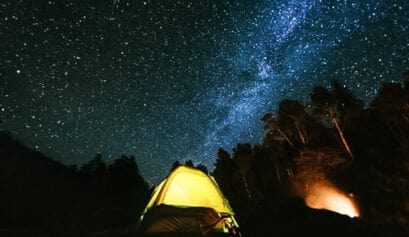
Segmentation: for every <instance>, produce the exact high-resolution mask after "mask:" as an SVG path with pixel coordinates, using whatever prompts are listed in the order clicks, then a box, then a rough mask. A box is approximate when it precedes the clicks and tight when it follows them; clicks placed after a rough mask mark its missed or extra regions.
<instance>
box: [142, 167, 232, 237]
mask: <svg viewBox="0 0 409 237" xmlns="http://www.w3.org/2000/svg"><path fill="white" fill-rule="evenodd" d="M237 229H238V224H237V222H236V220H235V218H234V212H233V209H232V208H231V207H230V205H229V203H228V201H227V199H226V198H225V197H224V196H223V194H222V192H221V191H220V189H219V187H218V186H217V184H216V181H215V180H214V179H213V177H211V176H210V175H207V174H205V173H203V172H202V171H200V170H198V169H194V168H190V167H186V166H179V167H178V168H176V169H175V170H173V171H172V172H171V173H170V174H169V176H168V177H167V179H165V180H164V181H162V182H161V183H160V184H159V185H158V186H157V187H156V188H155V190H154V192H153V195H152V198H151V200H150V201H149V203H148V205H147V206H146V208H145V210H144V212H143V214H142V216H141V220H140V223H139V226H138V232H139V233H140V234H145V235H163V234H166V235H170V234H174V235H175V236H180V234H182V233H185V234H191V235H192V236H203V235H206V236H212V235H217V236H220V235H226V236H229V235H230V236H234V235H238V234H239V233H238V230H237Z"/></svg>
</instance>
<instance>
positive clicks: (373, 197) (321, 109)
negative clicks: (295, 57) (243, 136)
mask: <svg viewBox="0 0 409 237" xmlns="http://www.w3.org/2000/svg"><path fill="white" fill-rule="evenodd" d="M404 75H405V77H404V79H405V80H404V83H403V85H402V84H399V83H386V84H383V85H382V86H381V87H380V88H379V91H378V94H377V96H376V97H375V98H374V99H373V101H372V102H371V103H370V104H369V105H368V106H364V103H363V101H361V100H360V99H358V98H357V97H355V96H354V95H353V93H352V92H351V91H350V90H349V89H348V88H347V87H345V86H344V85H342V84H340V82H338V81H336V80H334V81H333V82H332V85H331V87H330V88H326V87H324V86H317V87H315V88H313V90H312V91H311V94H310V102H309V103H307V104H302V103H300V102H298V101H295V100H290V99H285V100H282V101H281V103H280V104H279V106H278V110H277V111H276V113H275V114H272V113H268V114H265V115H264V116H263V118H262V121H263V124H264V131H265V136H264V139H263V142H262V144H257V145H250V144H238V145H237V146H236V147H235V148H233V151H232V154H229V153H228V152H227V151H225V150H223V149H220V150H219V152H218V157H217V160H216V164H215V165H216V166H215V170H214V173H213V175H214V176H215V178H216V180H217V182H218V183H219V185H220V186H221V189H222V190H223V191H224V193H225V195H226V196H227V198H228V199H229V200H230V202H231V204H232V206H233V208H234V209H235V211H236V212H237V214H238V219H239V223H240V224H241V225H242V227H243V228H244V230H243V231H244V232H245V233H253V232H254V228H253V227H254V226H257V225H259V223H260V222H262V223H263V225H262V226H267V228H261V229H262V230H261V232H260V235H262V233H271V234H272V235H273V234H285V235H287V236H288V235H289V233H294V235H296V234H297V230H294V228H295V227H296V226H298V227H299V225H298V224H300V222H299V221H300V220H301V222H302V223H309V224H311V225H312V224H313V223H315V224H318V223H319V224H318V225H317V226H315V227H316V228H317V229H321V230H318V232H316V231H314V230H311V228H309V229H308V230H310V231H312V232H311V233H313V234H314V235H317V234H318V235H319V234H324V232H322V231H323V230H322V229H323V228H325V227H326V228H327V229H328V230H329V232H328V233H325V234H330V235H331V236H334V234H335V236H337V235H336V233H337V231H336V230H342V231H341V232H338V234H340V236H346V235H349V236H351V234H352V235H355V236H361V234H360V233H362V234H365V235H368V234H369V235H374V234H376V233H378V234H379V236H386V235H388V236H399V235H402V236H407V235H405V233H406V234H407V233H409V72H406V73H405V74H404ZM322 181H329V182H331V183H332V184H334V185H336V186H337V187H339V188H340V189H342V190H343V191H345V192H346V193H353V194H354V196H355V198H356V201H357V202H358V203H359V206H360V212H361V219H360V220H353V221H346V222H345V221H342V220H341V222H340V223H343V224H347V226H345V225H341V226H343V227H342V228H339V227H340V226H338V227H335V226H334V225H331V223H332V224H333V223H334V222H330V223H326V222H315V221H312V222H311V219H310V217H311V216H309V215H306V216H304V218H301V219H299V218H300V211H301V212H302V213H304V214H305V213H306V212H305V210H306V209H305V208H301V207H302V205H298V208H301V209H298V210H295V209H294V208H297V204H296V203H294V202H296V201H295V200H296V199H291V198H292V197H300V198H303V197H305V196H306V192H307V191H308V186H309V185H311V184H313V183H314V182H322ZM303 210H304V211H303ZM291 213H293V214H291ZM309 213H310V214H311V212H309ZM312 215H314V214H312ZM283 216H287V217H288V218H283ZM301 216H302V215H301ZM297 218H298V219H297ZM315 218H316V217H315ZM266 219H268V220H269V221H265V220H266ZM297 221H298V222H297ZM274 223H275V224H274ZM323 223H326V224H325V225H322V224H323ZM300 228H303V227H300ZM337 228H338V229H337ZM291 229H292V230H291ZM331 229H332V230H331ZM292 231H295V232H292ZM298 231H299V230H298ZM320 231H321V232H320ZM298 233H300V232H298ZM308 233H310V232H308ZM347 233H348V234H347Z"/></svg>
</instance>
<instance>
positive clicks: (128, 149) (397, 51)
mask: <svg viewBox="0 0 409 237" xmlns="http://www.w3.org/2000/svg"><path fill="white" fill-rule="evenodd" d="M0 39H1V42H2V43H1V45H0V52H1V55H0V93H1V94H0V114H1V117H0V119H1V121H2V123H1V124H0V126H1V129H3V130H7V131H10V132H11V133H12V134H13V135H14V136H15V137H17V138H18V139H20V140H21V141H23V142H24V143H26V144H27V145H29V146H31V147H33V148H34V149H37V150H39V151H41V152H43V153H45V154H47V155H48V156H50V157H52V158H53V159H56V160H59V161H62V162H63V163H66V164H72V163H79V164H82V163H84V162H87V161H89V160H90V159H92V158H93V157H94V156H95V154H96V153H99V152H100V153H102V154H103V157H104V158H105V159H106V161H107V162H109V161H112V160H113V159H115V158H117V157H119V156H120V155H122V154H126V155H132V154H133V155H135V156H136V159H137V162H138V164H139V165H140V168H141V172H142V174H143V175H144V176H145V177H146V178H147V179H148V180H149V181H150V182H152V183H155V182H157V181H158V180H160V179H161V178H163V177H164V176H165V175H166V173H167V172H168V170H169V168H170V165H171V164H172V162H173V161H175V160H180V161H184V160H188V159H192V160H193V161H194V162H195V163H204V164H206V165H207V166H208V167H209V168H210V169H211V168H212V166H213V163H214V161H215V157H216V153H217V149H218V148H219V147H223V148H225V149H226V150H228V151H230V150H231V149H232V148H233V147H234V145H235V144H237V143H239V142H250V143H259V142H261V139H262V133H263V131H262V128H261V122H260V119H261V117H262V115H263V114H264V113H266V112H274V111H275V109H276V106H277V104H278V103H279V101H280V100H281V99H283V98H293V99H298V100H301V101H304V102H305V101H308V97H309V91H310V90H311V88H312V87H313V86H315V85H318V84H324V85H328V84H329V82H330V81H331V80H332V79H338V80H340V81H341V82H342V83H343V84H345V85H346V86H348V87H350V88H351V89H352V90H353V92H354V93H355V94H356V95H357V96H358V97H360V98H362V99H363V100H364V101H366V102H367V103H368V102H369V101H370V99H371V98H372V97H373V96H374V95H376V93H377V88H378V87H379V85H380V84H381V83H382V82H390V81H401V80H402V72H403V71H404V70H405V69H406V68H408V67H409V62H408V61H409V3H408V2H407V0H395V1H392V0H385V1H380V0H378V1H375V0H373V1H372V0H367V1H347V0H343V1H318V0H310V1H306V0H298V1H296V0H287V1H284V0H282V1H212V0H207V1H201V0H199V1H160V0H159V1H130V0H115V1H109V2H108V1H107V2H105V3H99V2H98V3H97V2H94V3H92V2H88V3H87V2H86V1H80V0H74V1H52V0H51V1H40V0H38V1H27V0H19V1H14V0H13V1H12V0H6V1H3V2H2V3H0Z"/></svg>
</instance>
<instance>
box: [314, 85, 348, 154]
mask: <svg viewBox="0 0 409 237" xmlns="http://www.w3.org/2000/svg"><path fill="white" fill-rule="evenodd" d="M311 103H312V105H313V106H314V112H315V114H317V115H324V118H327V117H328V118H329V120H330V122H331V124H332V125H333V126H334V127H335V129H336V131H337V134H338V137H339V139H340V140H341V143H342V145H343V147H344V149H345V151H346V152H347V154H348V155H349V157H350V158H351V159H353V157H354V156H353V154H352V150H351V147H350V145H349V144H348V142H347V140H346V138H345V135H344V132H343V130H342V129H341V126H340V124H339V121H338V118H337V111H336V103H337V101H336V98H335V97H334V96H333V94H332V93H331V92H330V91H328V90H327V88H325V87H324V86H317V87H314V88H313V89H312V92H311Z"/></svg>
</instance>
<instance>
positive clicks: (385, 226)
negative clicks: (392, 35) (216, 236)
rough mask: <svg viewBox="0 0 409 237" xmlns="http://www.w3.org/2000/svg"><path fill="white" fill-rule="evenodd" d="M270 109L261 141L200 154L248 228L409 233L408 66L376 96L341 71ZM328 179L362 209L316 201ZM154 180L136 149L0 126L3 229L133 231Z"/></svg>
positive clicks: (7, 232)
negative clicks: (355, 89) (65, 152)
mask: <svg viewBox="0 0 409 237" xmlns="http://www.w3.org/2000/svg"><path fill="white" fill-rule="evenodd" d="M261 119H262V122H263V125H264V128H263V129H264V134H265V135H264V138H263V141H262V143H261V144H255V145H254V144H248V143H240V144H237V145H236V146H235V147H234V148H233V150H232V152H231V153H229V152H228V151H226V150H224V149H223V148H220V149H219V151H218V153H217V158H216V160H215V169H214V170H208V168H207V167H206V166H204V165H201V164H200V165H198V166H197V168H199V169H201V170H203V171H204V172H206V173H210V174H212V175H213V176H214V177H215V179H216V181H217V183H218V184H219V186H220V189H221V190H222V192H223V193H224V195H225V196H226V197H227V199H228V200H229V202H230V204H231V206H232V207H233V209H234V210H235V212H236V215H237V220H238V222H239V225H240V227H241V232H242V234H243V236H248V237H251V236H299V235H314V236H326V235H331V236H408V233H409V159H408V158H409V72H408V71H406V72H405V73H404V80H403V83H384V84H382V85H381V87H380V88H379V90H378V94H377V95H376V96H375V97H374V99H373V100H372V102H371V103H370V104H369V105H367V106H365V104H364V102H363V101H362V100H360V99H358V98H357V97H356V96H355V95H353V93H352V92H351V90H349V89H348V88H347V87H345V86H344V85H342V84H341V83H340V82H339V81H336V80H334V81H332V85H331V86H330V87H329V88H327V87H324V86H316V87H314V88H313V89H312V91H311V94H310V101H309V102H308V103H305V104H303V103H301V102H299V101H296V100H290V99H284V100H282V101H281V102H280V104H279V106H278V110H277V111H276V112H275V113H267V114H265V115H264V116H263V117H262V118H261ZM215 157H216V154H215ZM179 165H181V163H180V162H179V161H175V163H174V164H173V165H172V167H169V171H171V170H173V169H174V168H176V167H177V166H179ZM184 165H188V166H192V167H194V164H193V162H192V161H187V162H185V163H184ZM321 181H325V182H331V183H332V184H334V185H335V186H336V187H338V188H339V189H341V190H343V191H344V192H345V193H352V194H353V195H354V197H355V199H356V201H357V203H358V205H359V208H360V217H359V218H350V217H348V216H345V215H340V214H337V213H335V212H331V211H327V210H315V209H312V208H309V207H307V206H306V205H305V203H304V201H303V200H304V198H305V197H306V195H307V192H308V187H309V185H310V184H311V183H314V182H321ZM153 188H154V187H149V185H148V183H147V182H146V181H145V180H144V178H143V177H142V176H141V175H140V172H139V168H138V165H137V163H136V162H135V157H133V156H125V155H123V156H121V157H119V158H118V159H116V160H114V161H113V162H112V163H109V164H107V163H106V162H105V161H104V160H103V155H102V154H96V156H95V158H94V159H92V160H91V161H89V162H88V163H86V164H83V165H81V166H77V165H72V166H66V165H64V164H62V163H59V162H57V161H54V160H52V159H50V158H48V157H46V156H45V155H43V154H41V153H39V152H37V151H35V150H33V149H31V148H28V147H27V146H25V145H23V144H22V142H20V141H18V140H16V139H14V138H13V137H12V136H11V135H10V134H9V133H8V132H6V131H1V132H0V193H1V195H0V236H135V233H134V228H135V226H136V224H137V222H138V220H139V217H140V214H141V212H142V211H143V209H144V207H145V206H146V204H147V202H148V201H149V198H150V194H151V192H152V190H153Z"/></svg>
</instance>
